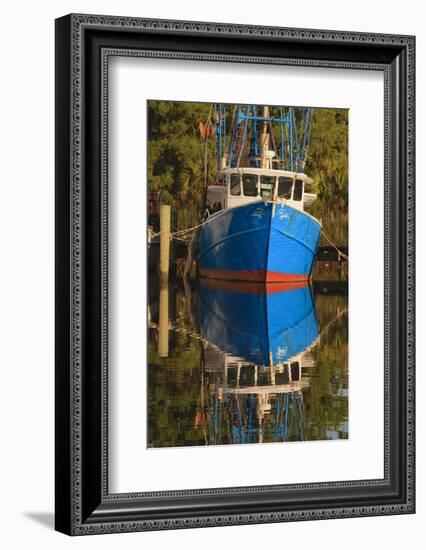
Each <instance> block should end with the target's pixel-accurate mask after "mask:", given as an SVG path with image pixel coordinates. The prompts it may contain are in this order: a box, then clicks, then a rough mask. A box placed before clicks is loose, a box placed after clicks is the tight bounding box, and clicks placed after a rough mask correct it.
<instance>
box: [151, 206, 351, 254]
mask: <svg viewBox="0 0 426 550" xmlns="http://www.w3.org/2000/svg"><path fill="white" fill-rule="evenodd" d="M268 202H271V203H274V204H277V201H268ZM278 204H279V203H278ZM203 224H204V222H201V223H199V224H198V225H194V227H189V228H188V229H181V230H179V231H173V232H172V233H170V238H171V239H176V240H178V241H185V240H186V239H187V238H188V237H189V235H190V233H192V232H193V231H195V230H196V229H198V228H199V227H201V226H202V225H203ZM161 233H162V231H159V232H158V233H153V234H152V235H151V239H154V238H155V237H159V236H160V235H161ZM321 234H322V236H323V237H324V238H325V239H326V240H327V241H328V242H329V243H330V245H331V246H332V247H333V248H334V249H335V250H336V252H337V253H338V254H339V256H342V258H344V259H345V260H347V261H349V256H348V255H347V254H345V253H344V252H342V251H341V250H340V249H339V248H338V247H337V246H336V245H335V244H334V243H333V241H332V240H331V239H330V238H329V237H328V236H327V235H326V234H325V233H324V231H323V230H322V229H321Z"/></svg>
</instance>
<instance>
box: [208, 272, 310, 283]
mask: <svg viewBox="0 0 426 550" xmlns="http://www.w3.org/2000/svg"><path fill="white" fill-rule="evenodd" d="M200 275H201V277H207V278H208V279H222V280H225V281H251V282H257V283H284V282H291V283H295V282H302V281H309V275H300V274H297V273H280V272H278V271H266V270H254V269H252V270H234V269H200Z"/></svg>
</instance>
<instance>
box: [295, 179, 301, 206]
mask: <svg viewBox="0 0 426 550" xmlns="http://www.w3.org/2000/svg"><path fill="white" fill-rule="evenodd" d="M302 195H303V181H302V180H296V183H295V184H294V193H293V200H294V201H300V200H302Z"/></svg>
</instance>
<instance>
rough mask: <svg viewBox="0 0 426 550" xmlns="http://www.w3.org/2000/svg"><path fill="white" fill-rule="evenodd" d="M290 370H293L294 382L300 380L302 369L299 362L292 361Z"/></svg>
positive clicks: (292, 377)
mask: <svg viewBox="0 0 426 550" xmlns="http://www.w3.org/2000/svg"><path fill="white" fill-rule="evenodd" d="M290 370H291V379H292V380H293V382H297V381H298V380H300V370H299V363H297V362H295V363H291V364H290Z"/></svg>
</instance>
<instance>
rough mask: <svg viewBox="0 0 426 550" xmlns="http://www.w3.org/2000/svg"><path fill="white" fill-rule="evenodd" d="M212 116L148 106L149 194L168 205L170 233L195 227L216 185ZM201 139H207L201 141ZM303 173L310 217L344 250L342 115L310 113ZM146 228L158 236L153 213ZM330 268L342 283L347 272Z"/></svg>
mask: <svg viewBox="0 0 426 550" xmlns="http://www.w3.org/2000/svg"><path fill="white" fill-rule="evenodd" d="M272 110H273V108H272ZM212 116H213V109H212V104H210V103H192V102H173V101H148V170H147V172H148V174H147V176H148V192H149V193H150V194H156V195H157V196H159V197H160V201H161V202H162V203H164V204H170V205H171V208H172V212H173V214H172V226H173V230H182V229H187V228H190V227H194V226H195V225H197V224H198V223H199V222H200V218H201V216H202V212H203V206H204V196H205V189H206V185H209V184H212V183H214V182H215V181H216V178H217V174H218V171H217V163H216V157H215V144H214V139H213V135H214V131H213V127H212V126H211V120H212ZM209 127H210V130H211V131H210V132H206V128H209ZM200 130H201V131H200ZM206 135H209V139H202V138H203V137H204V138H205V136H206ZM305 173H306V175H308V176H309V177H311V178H312V179H313V185H312V187H311V189H310V191H311V192H313V193H316V194H317V199H316V201H315V202H314V204H313V205H312V207H311V208H310V209H309V213H310V214H311V215H313V216H314V217H316V218H317V219H319V220H320V221H321V223H322V228H323V231H324V233H325V234H326V235H327V236H328V237H329V238H330V239H331V240H332V242H333V243H334V244H335V245H336V246H338V247H339V246H347V245H348V223H349V220H348V110H347V109H329V108H318V109H315V111H314V118H313V123H312V133H311V139H310V146H309V151H308V158H307V162H306V166H305ZM148 223H149V224H150V225H152V226H153V227H154V229H155V230H156V231H158V227H159V220H158V215H157V214H156V213H151V214H150V216H149V221H148ZM324 245H328V243H327V241H326V240H325V239H324V237H323V236H322V237H321V240H320V246H324ZM333 263H336V262H333ZM330 267H332V269H331V272H333V273H334V272H336V273H337V275H336V278H338V277H341V276H342V273H343V277H344V279H347V266H346V267H345V268H344V269H343V270H341V269H336V267H337V266H331V265H330ZM322 270H323V268H321V270H320V271H322ZM315 271H318V269H316V270H315ZM314 278H315V272H314ZM333 278H334V275H333Z"/></svg>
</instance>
